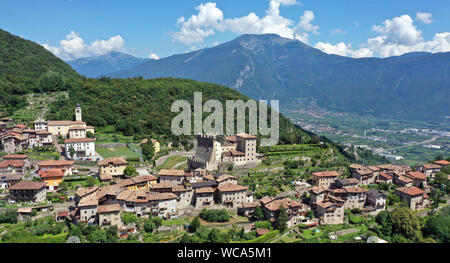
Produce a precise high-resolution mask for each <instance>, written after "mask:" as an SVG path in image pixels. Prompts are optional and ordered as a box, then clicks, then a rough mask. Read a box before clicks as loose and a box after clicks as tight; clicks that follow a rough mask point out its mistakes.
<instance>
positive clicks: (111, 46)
mask: <svg viewBox="0 0 450 263" xmlns="http://www.w3.org/2000/svg"><path fill="white" fill-rule="evenodd" d="M42 46H43V47H44V48H46V49H47V50H49V51H50V52H52V53H53V54H55V55H56V56H58V57H60V58H61V59H63V60H71V59H77V58H81V57H87V56H99V55H104V54H106V53H108V52H111V51H123V50H124V49H125V40H124V39H123V38H122V37H121V36H120V35H117V36H114V37H110V38H109V39H108V40H96V41H94V42H92V43H91V44H90V45H88V44H85V43H84V40H83V39H82V38H81V37H80V34H79V33H76V32H75V31H70V33H69V34H68V35H67V36H66V38H65V39H63V40H61V41H60V42H59V46H56V47H54V46H50V45H48V44H42Z"/></svg>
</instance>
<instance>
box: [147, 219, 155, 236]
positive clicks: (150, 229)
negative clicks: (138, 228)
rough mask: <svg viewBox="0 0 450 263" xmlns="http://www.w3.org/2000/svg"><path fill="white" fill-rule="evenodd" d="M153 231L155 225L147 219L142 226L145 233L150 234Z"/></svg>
mask: <svg viewBox="0 0 450 263" xmlns="http://www.w3.org/2000/svg"><path fill="white" fill-rule="evenodd" d="M155 229H156V224H155V223H154V222H153V221H152V220H151V219H147V220H146V221H145V224H144V230H145V232H147V233H152V232H153V231H154V230H155Z"/></svg>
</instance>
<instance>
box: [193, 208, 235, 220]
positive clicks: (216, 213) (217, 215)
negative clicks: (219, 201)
mask: <svg viewBox="0 0 450 263" xmlns="http://www.w3.org/2000/svg"><path fill="white" fill-rule="evenodd" d="M199 216H200V218H202V219H203V220H205V221H207V222H229V221H230V215H229V214H228V212H227V210H225V209H222V210H217V209H213V210H207V209H206V208H205V209H203V210H202V211H201V212H200V215H199Z"/></svg>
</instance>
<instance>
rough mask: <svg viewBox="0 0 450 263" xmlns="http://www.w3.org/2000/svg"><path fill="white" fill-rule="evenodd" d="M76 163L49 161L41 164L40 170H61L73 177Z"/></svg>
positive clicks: (39, 165) (39, 164)
mask: <svg viewBox="0 0 450 263" xmlns="http://www.w3.org/2000/svg"><path fill="white" fill-rule="evenodd" d="M74 163H75V162H74V161H67V160H48V161H42V162H39V163H38V168H39V170H51V169H61V170H63V171H64V175H72V174H73V170H72V168H73V164H74Z"/></svg>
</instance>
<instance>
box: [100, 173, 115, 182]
mask: <svg viewBox="0 0 450 263" xmlns="http://www.w3.org/2000/svg"><path fill="white" fill-rule="evenodd" d="M98 177H99V178H100V180H102V181H107V180H112V178H113V177H112V175H110V174H106V173H102V174H99V175H98Z"/></svg>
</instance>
